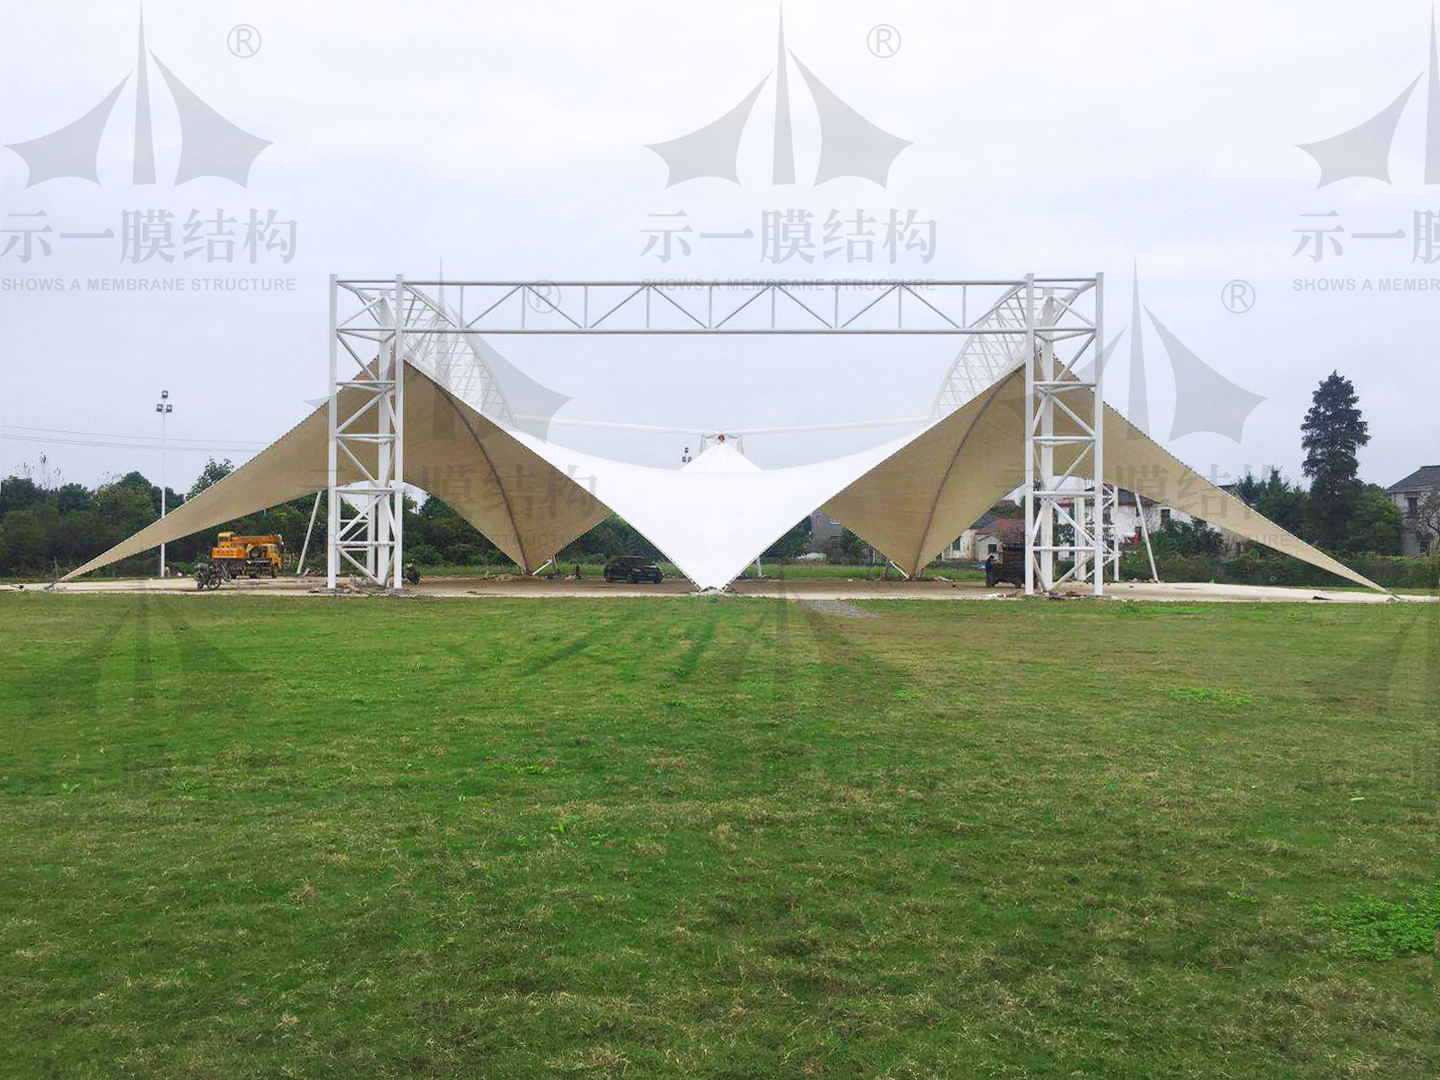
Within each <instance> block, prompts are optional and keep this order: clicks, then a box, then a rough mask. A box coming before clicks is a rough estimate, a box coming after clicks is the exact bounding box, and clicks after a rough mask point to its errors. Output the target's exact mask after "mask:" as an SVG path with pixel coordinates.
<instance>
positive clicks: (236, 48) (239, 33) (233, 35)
mask: <svg viewBox="0 0 1440 1080" xmlns="http://www.w3.org/2000/svg"><path fill="white" fill-rule="evenodd" d="M225 44H226V46H227V47H228V48H229V49H230V52H231V53H232V54H233V55H235V56H238V57H239V58H240V59H241V60H248V59H250V57H252V56H254V55H255V54H256V53H258V52H259V51H260V31H259V30H256V29H255V27H253V26H251V25H250V24H249V23H240V24H239V25H238V26H232V27H231V28H230V33H228V34H227V35H225Z"/></svg>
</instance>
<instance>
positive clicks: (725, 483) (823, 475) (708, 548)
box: [64, 363, 1384, 591]
mask: <svg viewBox="0 0 1440 1080" xmlns="http://www.w3.org/2000/svg"><path fill="white" fill-rule="evenodd" d="M1024 389H1025V381H1024V376H1023V373H1022V372H1020V371H1018V370H1017V371H1012V372H1011V373H1009V374H1008V375H1005V376H1003V377H1001V378H1000V379H998V380H997V381H996V382H995V383H994V384H992V385H991V386H990V387H989V388H988V389H986V390H985V391H983V392H982V393H981V394H979V395H978V396H977V397H975V398H974V399H973V400H971V401H969V402H967V403H966V404H965V405H963V406H961V407H960V408H959V409H957V410H955V411H954V412H952V413H951V414H949V415H948V416H946V417H944V418H943V419H941V420H939V421H936V422H935V423H933V424H931V425H930V426H929V427H927V428H925V429H924V430H923V431H920V432H918V433H911V434H907V435H903V436H901V437H899V438H897V439H894V440H891V441H890V442H887V443H884V444H882V445H880V446H875V447H872V448H870V449H867V450H863V451H860V452H858V453H853V454H849V455H845V456H842V457H836V458H833V459H830V460H828V461H820V462H815V463H812V464H806V465H795V466H788V467H784V468H774V469H761V468H760V467H759V466H758V465H756V463H755V462H753V461H751V460H750V459H749V458H747V457H746V456H745V455H744V454H743V453H742V452H740V450H739V449H737V448H736V447H735V446H734V445H732V444H731V443H729V442H726V441H722V440H718V439H717V441H716V442H715V443H714V444H712V445H711V446H710V447H709V448H707V449H706V450H705V451H704V452H703V453H701V454H700V455H698V456H697V457H696V458H695V459H694V460H693V461H691V462H689V463H688V464H687V466H686V467H685V468H683V469H662V468H655V467H653V466H647V465H637V464H632V463H629V462H622V461H615V460H613V459H610V458H604V457H599V456H596V455H593V454H587V453H584V452H582V451H579V450H575V449H571V448H568V447H564V446H559V445H557V444H555V443H551V442H547V441H545V440H543V439H540V438H538V437H536V436H535V435H533V434H529V433H526V432H523V431H517V430H514V429H508V430H507V429H506V428H502V427H500V426H499V425H497V424H496V423H495V422H494V421H492V420H490V419H488V418H487V417H485V416H483V415H482V414H481V413H479V412H478V411H476V410H475V408H474V407H473V406H471V405H470V404H468V403H466V402H465V401H463V400H461V399H460V398H457V397H456V396H455V395H454V394H452V393H450V392H449V391H448V390H446V389H444V388H443V387H442V386H440V385H439V384H437V383H436V382H435V381H434V380H433V379H432V378H431V377H430V376H428V375H426V374H425V373H424V372H422V371H420V370H419V369H417V368H415V367H414V366H413V365H410V364H408V363H407V365H406V380H405V443H406V445H405V479H406V481H407V482H408V483H410V484H413V485H414V486H416V487H419V488H421V489H423V490H425V491H428V492H430V493H431V494H434V495H436V496H437V497H439V498H441V499H443V500H444V501H445V502H446V503H448V504H450V505H451V506H452V507H453V508H454V509H455V510H456V511H457V512H458V513H460V514H461V515H462V516H463V517H465V518H466V520H468V521H469V522H470V523H471V524H472V525H474V526H475V527H476V528H477V529H478V530H479V531H480V532H482V533H483V534H484V535H486V536H487V537H489V538H490V539H491V541H492V542H494V543H495V544H496V545H497V546H498V547H500V548H501V550H503V551H505V552H506V554H508V555H510V557H511V558H513V559H514V560H515V561H516V563H517V564H518V565H520V566H521V567H522V569H527V570H533V569H536V568H537V567H538V566H539V565H540V564H541V563H543V562H544V561H545V560H547V559H549V558H552V557H553V556H554V555H556V554H557V553H558V552H559V551H560V550H561V549H562V548H564V547H565V546H566V545H567V544H569V543H570V542H571V541H573V540H574V539H576V538H577V537H579V536H581V535H582V534H583V533H585V532H586V531H588V530H589V529H590V528H591V527H593V526H594V525H596V524H597V523H598V522H599V521H600V520H601V519H602V518H603V517H604V516H605V514H606V512H607V510H608V509H613V510H614V511H615V512H616V513H618V514H619V515H620V516H621V517H623V518H625V519H626V520H627V521H628V522H629V523H630V524H631V525H633V526H634V527H635V528H636V529H638V530H639V531H640V532H641V533H642V534H643V535H644V536H645V537H646V538H647V539H649V540H650V542H651V543H653V544H654V545H655V546H656V547H658V548H659V549H660V550H661V551H663V552H664V553H665V554H666V555H667V556H668V557H669V558H670V559H671V560H672V561H674V562H675V564H676V565H677V566H679V567H680V569H681V571H682V572H683V573H685V575H686V576H687V577H689V578H690V579H691V580H692V581H693V582H694V583H695V584H696V585H698V586H699V587H701V588H723V587H724V586H725V585H727V584H729V582H730V581H732V580H733V579H734V578H735V577H736V576H737V575H738V574H739V573H740V572H741V571H742V570H743V569H744V568H745V567H746V566H747V565H749V563H750V562H751V561H753V560H754V559H755V558H756V556H757V555H758V554H759V553H760V552H762V551H764V550H765V548H767V547H768V546H770V544H772V543H773V542H774V541H775V540H777V539H779V538H780V537H781V536H783V535H784V534H785V533H786V532H787V531H788V530H789V529H790V528H791V527H792V526H793V525H794V524H795V523H796V522H797V521H799V520H800V519H801V518H803V517H805V516H806V515H807V514H809V513H810V512H811V510H813V509H814V508H815V507H816V506H824V507H825V509H826V510H827V511H828V512H829V513H830V514H831V515H832V516H833V517H835V518H836V519H837V520H839V521H841V522H843V523H844V524H845V525H846V526H848V527H849V528H850V529H851V530H853V531H854V532H855V533H857V534H858V535H860V536H861V537H863V538H864V539H865V540H867V541H868V542H869V543H871V544H873V545H874V546H875V547H877V548H879V549H880V550H881V551H883V552H885V554H886V555H887V556H888V557H889V558H891V559H893V560H894V561H895V563H896V564H897V565H898V566H899V567H900V568H901V569H902V570H904V571H905V572H906V573H909V574H912V575H913V574H915V573H917V572H918V571H919V570H920V569H921V568H922V567H924V566H925V565H926V563H928V562H929V561H930V559H932V558H933V557H934V556H935V555H936V554H937V553H938V552H939V551H940V550H941V549H942V548H943V547H944V546H945V545H946V544H947V543H948V542H949V541H951V540H953V539H954V538H955V537H956V536H958V535H959V534H960V533H961V532H963V531H964V530H965V529H966V528H967V527H968V526H969V525H970V523H971V522H972V521H973V520H974V519H975V518H976V517H978V516H979V515H980V514H981V513H983V512H984V511H985V509H986V508H988V507H989V506H991V505H992V504H993V503H994V502H995V501H996V500H998V499H1000V498H1002V497H1004V496H1005V495H1006V494H1008V493H1009V492H1011V491H1014V490H1015V489H1016V488H1017V487H1018V486H1020V484H1021V482H1022V481H1023V460H1024V424H1025V421H1024V415H1025V410H1024ZM347 393H348V394H354V393H357V391H353V390H345V391H342V395H344V394H347ZM1090 394H1091V391H1090V390H1088V389H1083V388H1077V389H1076V390H1075V391H1074V401H1075V406H1076V408H1077V410H1078V411H1080V414H1081V415H1086V414H1087V413H1088V410H1089V407H1090V405H1089V401H1090V400H1091V399H1090ZM1066 430H1067V429H1065V426H1064V421H1063V420H1061V421H1060V433H1061V434H1064V433H1066ZM326 452H327V451H326V418H325V410H324V409H323V408H322V409H319V410H317V411H316V412H315V413H313V414H312V415H311V416H310V417H308V418H307V419H306V420H304V421H303V422H302V423H301V424H299V425H298V426H297V427H296V428H294V429H293V430H292V431H290V432H289V433H288V434H287V435H285V436H284V437H282V438H281V439H280V440H278V441H277V442H276V443H274V444H273V445H271V446H270V447H269V448H267V449H266V450H264V451H262V452H261V453H260V454H259V455H257V456H256V457H255V458H254V459H253V460H251V461H250V462H248V463H247V464H245V465H244V466H242V467H241V468H239V469H237V470H236V471H235V472H234V473H232V474H231V475H230V476H227V477H226V478H225V479H223V480H221V481H220V482H218V483H216V484H215V485H213V486H212V487H210V488H208V489H206V490H205V491H203V492H201V493H200V494H199V495H197V496H196V497H195V498H194V499H190V500H187V501H186V502H185V503H184V504H182V505H181V506H180V507H179V508H177V509H176V510H175V511H174V512H173V513H171V514H170V515H168V516H167V517H165V518H163V519H161V520H160V521H157V522H154V523H153V524H151V525H148V526H146V527H145V528H144V529H142V530H140V531H139V532H138V533H136V534H135V535H134V536H132V537H130V538H129V539H127V540H124V541H122V542H121V543H119V544H117V545H115V546H114V547H113V548H111V549H110V550H109V551H107V552H105V553H104V554H102V555H100V556H98V557H97V558H95V559H92V560H91V561H90V562H88V563H86V564H85V565H84V566H81V567H80V568H79V569H77V570H75V571H72V572H71V573H70V574H68V575H66V577H65V579H64V580H70V579H71V578H75V577H78V576H80V575H81V574H85V573H89V572H90V571H92V570H95V569H98V568H99V567H101V566H105V565H107V564H109V563H112V562H115V561H117V560H119V559H122V558H125V557H127V556H129V555H134V554H139V553H140V552H142V551H145V550H148V549H149V548H153V547H155V546H157V545H158V544H160V543H161V542H169V541H172V540H177V539H179V538H180V537H183V536H188V535H190V534H191V533H195V532H198V531H200V530H202V529H206V528H210V527H213V526H215V525H218V524H221V523H223V522H226V521H230V520H233V519H234V518H237V517H243V516H245V515H246V514H250V513H253V512H255V511H258V510H262V509H265V508H267V507H270V506H274V505H277V504H279V503H282V502H286V501H289V500H291V499H294V498H298V497H301V496H303V495H305V494H309V493H312V492H314V491H316V490H317V489H319V488H323V487H324V484H325V479H324V478H325V459H326ZM1062 456H1063V455H1060V454H1058V453H1057V457H1062ZM1067 464H1068V462H1065V461H1057V467H1058V468H1059V469H1060V470H1061V471H1063V470H1064V469H1065V467H1066V465H1067ZM354 472H355V471H354V470H353V469H347V468H345V466H344V464H343V463H342V466H341V475H340V482H341V483H345V482H348V481H349V480H353V479H357V478H358V476H357V475H354ZM1105 478H1106V480H1107V481H1109V482H1111V483H1118V484H1119V485H1121V486H1122V487H1124V488H1126V489H1127V490H1135V489H1137V488H1138V489H1139V490H1140V492H1141V494H1144V495H1147V496H1150V497H1152V498H1155V499H1157V501H1160V502H1163V503H1165V504H1166V505H1169V506H1171V507H1174V508H1175V509H1178V510H1182V511H1185V512H1186V513H1189V514H1191V515H1193V516H1195V517H1198V518H1201V519H1203V520H1206V521H1209V522H1211V523H1212V524H1215V525H1219V526H1221V527H1223V528H1225V529H1228V530H1230V531H1231V532H1234V533H1236V534H1238V535H1240V536H1243V537H1246V538H1248V539H1251V540H1254V541H1257V542H1259V543H1262V544H1265V545H1267V546H1269V547H1272V548H1275V549H1276V550H1278V551H1282V552H1284V553H1286V554H1289V555H1293V556H1295V557H1296V558H1298V559H1301V560H1303V561H1305V562H1308V563H1310V564H1312V565H1314V566H1318V567H1321V568H1322V569H1325V570H1328V571H1330V572H1331V573H1334V574H1337V575H1339V576H1341V577H1344V578H1347V579H1349V580H1351V581H1354V582H1356V583H1357V584H1361V585H1365V586H1367V587H1370V588H1374V589H1380V587H1379V586H1378V585H1376V584H1375V583H1374V582H1372V581H1370V580H1369V579H1368V578H1365V577H1363V576H1362V575H1360V574H1357V573H1355V572H1354V571H1353V570H1350V569H1349V568H1348V567H1346V566H1344V565H1342V564H1341V563H1339V562H1337V561H1336V560H1335V559H1332V558H1331V557H1330V556H1328V555H1326V554H1325V553H1324V552H1322V551H1319V550H1318V549H1316V548H1314V547H1312V546H1311V545H1309V544H1307V543H1305V542H1304V541H1302V540H1300V539H1299V538H1298V537H1296V536H1294V535H1292V534H1291V533H1289V532H1286V531H1285V530H1284V529H1282V528H1280V526H1278V525H1276V524H1274V523H1273V522H1271V521H1268V520H1267V519H1265V518H1263V517H1261V516H1260V515H1259V514H1257V513H1255V512H1254V511H1253V510H1252V509H1250V507H1248V506H1246V505H1245V503H1243V502H1241V501H1240V500H1239V499H1236V498H1235V497H1234V496H1232V495H1230V494H1229V493H1228V492H1225V491H1222V490H1220V489H1219V488H1218V487H1216V486H1215V485H1213V484H1211V483H1210V482H1209V481H1207V480H1206V479H1205V478H1204V477H1202V476H1200V475H1199V474H1198V473H1196V472H1194V470H1192V469H1190V468H1188V467H1187V466H1185V465H1183V464H1182V463H1181V462H1180V461H1178V460H1177V459H1175V458H1174V457H1172V456H1171V455H1170V454H1168V453H1167V452H1166V451H1165V450H1164V449H1163V448H1161V447H1160V446H1158V445H1157V444H1156V443H1154V442H1153V441H1151V440H1150V439H1149V438H1148V437H1146V436H1145V435H1144V434H1142V433H1141V432H1140V431H1139V430H1138V429H1136V428H1135V427H1134V426H1133V425H1131V424H1130V423H1129V422H1128V421H1127V420H1125V418H1124V417H1123V416H1121V415H1120V414H1119V413H1118V412H1116V411H1115V410H1114V409H1110V408H1108V407H1107V409H1106V420H1105ZM1380 591H1384V590H1380Z"/></svg>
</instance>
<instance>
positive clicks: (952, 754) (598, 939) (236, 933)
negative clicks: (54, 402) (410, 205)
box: [0, 594, 1440, 1080]
mask: <svg viewBox="0 0 1440 1080" xmlns="http://www.w3.org/2000/svg"><path fill="white" fill-rule="evenodd" d="M859 607H860V608H861V610H862V614H861V615H860V616H857V615H855V614H854V613H853V609H850V610H849V611H848V612H847V610H846V609H845V608H844V607H843V606H841V607H840V609H839V610H816V609H814V608H812V607H805V606H802V605H797V604H792V603H787V602H777V601H768V600H757V599H743V598H729V597H677V598H671V599H667V600H658V599H638V600H574V601H565V600H556V599H549V600H501V599H487V600H480V601H464V600H457V601H445V600H437V599H428V600H427V599H391V598H372V599H353V600H344V601H330V600H318V599H316V600H308V599H286V598H277V599H263V598H260V597H254V596H249V597H247V596H240V595H233V594H230V595H225V594H220V595H215V596H207V597H204V598H198V597H190V596H180V597H168V598H167V597H153V596H144V595H135V596H109V597H105V596H71V597H57V596H47V595H35V594H5V595H0V619H3V626H4V631H3V633H4V641H5V657H6V661H7V662H6V664H5V667H4V671H3V674H0V678H3V680H4V683H5V685H4V691H3V695H0V807H3V810H0V813H3V819H0V845H3V866H4V877H3V882H0V1075H4V1076H6V1077H10V1076H14V1077H25V1078H31V1077H56V1078H65V1080H70V1078H89V1077H94V1078H100V1077H104V1078H111V1077H181V1078H224V1080H229V1078H241V1077H245V1078H249V1077H266V1078H270V1077H275V1078H281V1077H304V1078H320V1077H366V1078H369V1077H457V1078H458V1077H467V1078H468V1077H494V1078H497V1080H520V1078H530V1077H551V1076H556V1077H564V1076H574V1077H621V1076H625V1077H675V1078H681V1077H684V1078H691V1077H717V1078H718V1077H725V1078H731V1080H748V1078H754V1077H766V1078H768V1077H796V1078H802V1077H832V1078H834V1077H846V1078H849V1077H877V1078H878V1077H888V1078H918V1077H936V1078H939V1077H947V1078H948V1077H1067V1078H1069V1077H1125V1078H1132V1077H1134V1078H1142V1077H1143V1078H1148V1077H1177V1078H1178V1077H1185V1078H1190V1077H1227V1076H1228V1077H1236V1078H1245V1080H1249V1078H1255V1077H1274V1078H1277V1080H1278V1078H1286V1080H1291V1078H1297V1077H1300V1078H1310V1077H1314V1078H1321V1077H1324V1078H1332V1077H1375V1078H1394V1077H1422V1076H1433V1075H1434V1074H1435V1071H1436V1067H1437V1064H1440V1053H1437V1051H1436V1048H1435V1047H1436V1042H1435V1019H1434V998H1433V991H1432V988H1431V982H1432V974H1433V964H1434V960H1433V956H1432V952H1431V949H1432V946H1433V939H1434V933H1435V920H1436V877H1435V873H1436V866H1435V846H1434V838H1435V826H1436V802H1435V791H1436V773H1435V768H1436V757H1435V751H1436V744H1435V727H1436V701H1437V677H1440V675H1437V673H1440V663H1437V650H1440V626H1437V621H1436V620H1437V615H1440V608H1429V607H1420V606H1411V605H1391V606H1377V607H1351V606H1345V607H1340V606H1335V607H1326V606H1313V607H1312V606H1300V605H1273V606H1258V605H1257V606H1250V605H1222V604H1217V605H1186V606H1182V605H1160V604H1095V603H1087V602H1083V601H1079V602H1068V603H1064V602H1047V601H1036V602H1025V603H984V602H964V601H955V602H913V603H906V602H888V603H874V604H862V605H859ZM367 669H373V670H379V671H383V672H384V676H383V678H375V677H369V676H366V675H364V674H362V673H363V672H364V671H365V670H367Z"/></svg>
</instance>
